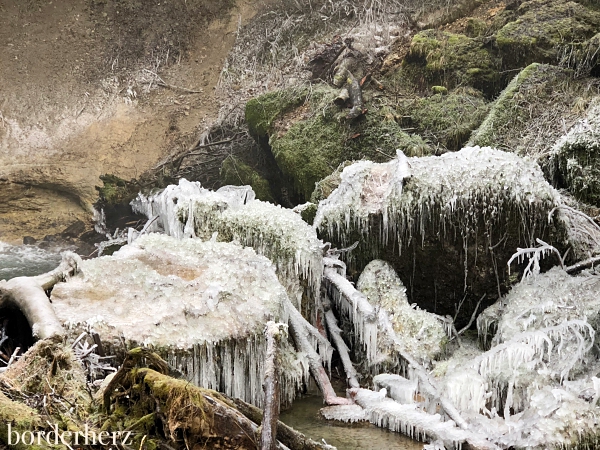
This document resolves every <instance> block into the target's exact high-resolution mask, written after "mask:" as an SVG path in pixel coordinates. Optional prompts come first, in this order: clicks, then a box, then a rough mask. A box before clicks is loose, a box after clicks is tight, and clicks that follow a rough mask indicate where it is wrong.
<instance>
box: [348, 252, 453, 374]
mask: <svg viewBox="0 0 600 450" xmlns="http://www.w3.org/2000/svg"><path fill="white" fill-rule="evenodd" d="M356 287H357V289H358V290H359V291H361V292H362V293H363V294H365V295H366V296H367V299H368V301H369V303H371V305H373V307H374V308H375V310H376V311H377V314H378V317H379V320H380V321H381V320H389V321H390V322H391V324H392V328H393V330H394V332H395V333H396V336H397V337H398V340H399V341H400V342H401V343H402V346H403V347H404V349H403V350H404V351H406V352H407V353H408V354H410V355H411V356H412V357H413V358H415V359H416V360H417V361H429V360H431V359H433V358H434V357H435V356H437V355H439V354H440V353H441V351H442V347H443V344H444V342H445V341H446V340H447V338H446V333H445V331H444V328H443V326H442V324H441V323H440V321H439V320H438V319H437V318H436V317H435V316H433V315H432V314H430V313H428V312H427V311H423V310H421V309H419V308H418V307H415V308H413V307H412V306H411V305H409V303H408V299H407V297H406V288H405V287H404V285H403V284H402V281H400V278H399V277H398V275H397V274H396V272H395V271H394V269H393V268H392V266H391V265H390V264H389V263H387V262H385V261H381V260H375V261H372V262H370V263H369V264H368V265H367V267H365V270H364V271H363V272H362V274H361V275H360V277H359V279H358V283H357V286H356ZM381 313H383V314H381ZM395 345H396V344H395V343H394V342H392V341H391V340H389V341H386V333H378V334H377V353H378V354H379V355H388V356H387V359H388V360H387V361H386V364H385V365H388V364H392V365H393V364H394V362H396V361H397V356H396V354H395V353H394V346H395ZM394 360H396V361H394ZM380 365H383V361H382V362H381V363H380Z"/></svg>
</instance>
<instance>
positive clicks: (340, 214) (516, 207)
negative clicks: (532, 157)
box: [314, 147, 566, 323]
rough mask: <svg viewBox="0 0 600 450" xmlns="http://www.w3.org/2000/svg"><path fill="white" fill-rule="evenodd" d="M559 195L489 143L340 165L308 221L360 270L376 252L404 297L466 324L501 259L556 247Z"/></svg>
mask: <svg viewBox="0 0 600 450" xmlns="http://www.w3.org/2000/svg"><path fill="white" fill-rule="evenodd" d="M560 203H561V200H560V198H559V195H558V193H557V192H556V191H555V190H554V189H553V188H552V187H551V186H550V185H549V184H548V183H547V182H546V181H545V180H544V177H543V175H542V172H541V170H540V169H539V167H538V166H537V164H535V163H533V162H531V161H528V160H524V159H521V158H519V157H518V156H516V155H514V154H511V153H505V152H501V151H498V150H493V149H490V148H479V147H472V148H465V149H463V150H461V151H459V152H456V153H447V154H445V155H442V156H440V157H425V158H408V159H407V158H405V157H404V155H400V156H399V158H398V159H396V160H393V161H391V162H389V163H385V164H377V163H373V162H369V161H363V162H359V163H356V164H353V165H351V166H348V167H346V168H345V169H344V171H343V172H342V175H341V183H340V185H339V187H338V188H337V189H336V190H335V191H334V192H333V193H332V194H331V195H330V196H329V197H328V198H327V199H326V200H323V201H321V202H320V204H319V209H318V211H317V215H316V217H315V221H314V226H315V227H316V228H317V229H318V230H319V232H320V233H321V234H322V235H323V236H324V239H326V240H330V241H331V242H333V243H334V245H337V246H339V247H340V248H343V247H348V246H350V245H352V244H353V243H354V242H356V241H359V244H358V247H357V249H356V250H354V251H353V253H352V254H351V261H352V264H351V267H354V268H355V269H356V270H358V271H361V270H362V268H363V267H364V266H366V264H367V263H368V262H369V261H370V260H372V259H374V258H381V259H384V260H386V261H388V262H390V263H391V264H392V265H393V267H394V269H395V270H396V272H397V273H398V275H399V276H400V278H401V279H402V280H403V282H404V283H405V284H406V286H407V294H408V298H409V302H410V303H417V304H418V305H419V306H420V307H422V308H424V309H427V310H428V311H430V312H435V313H438V314H442V315H446V314H450V315H451V316H454V315H455V313H456V310H455V308H457V307H458V305H459V303H460V302H461V299H463V298H466V303H465V304H464V307H463V309H462V312H460V313H459V316H458V317H459V319H458V321H459V323H460V322H467V321H468V319H469V317H470V312H467V311H472V309H473V307H474V305H475V303H476V302H477V301H478V299H480V298H481V297H482V296H483V295H484V294H486V295H487V299H486V300H487V301H488V302H489V303H488V304H490V303H491V302H493V299H494V298H497V297H498V295H499V292H501V291H504V290H505V289H506V286H507V282H508V273H507V270H506V263H507V261H508V260H509V258H510V256H511V255H512V254H513V253H514V252H515V251H516V249H517V247H529V246H531V245H532V244H534V243H535V238H538V237H539V238H541V239H549V240H550V241H551V242H553V243H555V244H556V245H558V246H559V247H560V246H562V245H563V243H564V239H565V236H566V235H565V233H564V230H563V228H562V224H561V222H560V221H556V220H554V222H552V223H550V224H549V223H548V212H549V211H550V210H551V209H552V208H554V207H555V206H557V205H559V204H560Z"/></svg>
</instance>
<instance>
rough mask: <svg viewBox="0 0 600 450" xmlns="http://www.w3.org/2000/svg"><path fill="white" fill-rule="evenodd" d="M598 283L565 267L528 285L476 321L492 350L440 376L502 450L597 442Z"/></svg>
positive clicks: (461, 354) (456, 359) (439, 370)
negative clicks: (596, 349) (568, 272)
mask: <svg viewBox="0 0 600 450" xmlns="http://www.w3.org/2000/svg"><path fill="white" fill-rule="evenodd" d="M599 289H600V278H598V276H596V275H591V274H585V275H581V276H577V277H573V276H570V275H568V274H567V273H565V272H564V271H563V270H562V269H560V268H554V269H552V270H550V271H548V272H547V273H545V274H541V275H537V276H533V277H531V278H528V279H526V280H524V281H522V282H521V283H519V284H518V285H517V286H515V287H514V288H513V289H512V291H511V292H510V293H509V294H508V295H507V296H506V297H505V298H503V299H501V300H500V301H499V302H497V303H496V304H495V305H493V306H491V307H489V308H487V309H486V310H485V311H484V312H483V313H482V315H481V316H480V317H479V319H478V328H479V332H480V335H481V336H482V337H484V338H485V339H483V341H484V342H487V344H488V345H490V348H489V350H487V351H485V352H482V351H476V350H473V349H472V348H470V349H466V350H464V351H463V350H462V349H461V350H460V351H457V352H456V353H455V354H454V355H453V356H452V357H451V358H450V359H449V360H448V361H445V362H444V363H441V364H439V365H438V366H439V367H438V366H436V369H435V370H434V372H433V373H434V374H435V375H436V376H437V377H438V382H440V383H443V385H444V393H445V395H447V396H448V397H449V399H450V400H451V401H452V402H453V404H454V405H455V406H456V407H457V408H458V409H459V410H460V411H461V412H463V413H464V414H466V415H467V416H466V417H469V423H470V425H471V427H472V428H473V429H474V430H479V431H480V432H485V433H486V434H487V435H488V436H489V438H490V440H491V441H493V442H495V443H496V444H498V445H499V446H501V447H503V448H508V447H517V448H549V447H556V446H564V447H570V446H572V445H576V444H578V443H580V444H582V445H585V444H586V443H588V442H591V443H592V445H595V444H594V443H596V442H597V437H596V432H597V419H596V417H597V414H598V410H597V405H596V404H595V403H596V402H597V399H598V398H600V382H598V378H596V377H595V375H596V374H597V373H598V371H599V370H600V364H599V363H598V361H597V356H596V354H595V351H594V345H595V337H596V332H597V330H598V325H600V315H599V313H600V300H599V299H598V295H597V293H598V290H599Z"/></svg>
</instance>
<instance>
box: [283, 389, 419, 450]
mask: <svg viewBox="0 0 600 450" xmlns="http://www.w3.org/2000/svg"><path fill="white" fill-rule="evenodd" d="M323 406H324V405H323V397H322V396H320V395H317V394H313V395H307V396H304V397H302V398H299V399H297V400H295V401H294V405H293V407H292V408H291V409H290V410H288V411H284V412H282V413H281V415H280V417H279V419H280V420H281V421H282V422H284V423H285V424H287V425H289V426H291V427H293V428H295V429H296V430H298V431H300V432H302V433H304V434H305V435H307V436H308V437H310V438H312V439H313V440H315V441H320V442H322V439H324V440H325V442H327V443H328V444H329V445H335V446H336V447H337V448H338V450H388V449H390V450H391V449H394V450H421V449H422V448H423V443H421V442H417V441H413V440H412V439H410V438H408V437H406V436H404V435H402V434H398V433H392V432H391V431H388V430H384V429H382V428H377V427H376V426H374V425H371V424H368V423H357V424H343V423H339V422H330V421H327V420H325V419H323V418H322V417H321V416H320V415H319V409H321V408H322V407H323Z"/></svg>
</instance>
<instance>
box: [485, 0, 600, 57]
mask: <svg viewBox="0 0 600 450" xmlns="http://www.w3.org/2000/svg"><path fill="white" fill-rule="evenodd" d="M516 13H517V15H518V18H517V19H516V20H515V21H512V22H509V23H508V24H506V25H505V26H504V27H502V29H500V30H499V31H498V33H497V34H496V44H497V45H498V49H499V50H500V52H501V54H502V57H503V61H504V64H506V65H509V66H511V67H518V66H519V65H521V66H522V65H524V64H530V63H532V62H541V63H555V62H557V60H558V57H559V56H560V52H561V47H562V46H564V45H565V44H569V43H571V42H574V41H583V40H585V39H588V38H590V37H591V36H593V35H594V34H595V33H597V32H598V28H600V12H598V11H593V10H591V9H589V8H586V7H585V6H584V5H582V4H580V3H576V2H573V1H564V0H531V1H528V2H524V3H523V4H521V5H520V6H519V8H518V10H517V11H516Z"/></svg>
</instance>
